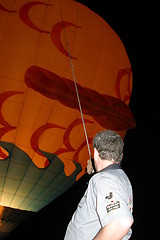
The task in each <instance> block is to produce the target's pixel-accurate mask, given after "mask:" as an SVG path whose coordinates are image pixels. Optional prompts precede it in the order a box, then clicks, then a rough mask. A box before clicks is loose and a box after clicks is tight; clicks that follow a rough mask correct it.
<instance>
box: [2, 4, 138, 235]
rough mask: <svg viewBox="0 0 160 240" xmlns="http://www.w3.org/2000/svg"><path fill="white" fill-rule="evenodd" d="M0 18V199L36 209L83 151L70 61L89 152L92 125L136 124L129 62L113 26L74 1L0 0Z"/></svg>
mask: <svg viewBox="0 0 160 240" xmlns="http://www.w3.org/2000/svg"><path fill="white" fill-rule="evenodd" d="M0 22H1V25H0V33H1V35H0V205H1V207H2V210H3V211H2V212H6V211H7V210H6V208H8V211H12V210H11V209H19V211H22V210H23V211H28V212H35V211H38V210H40V209H41V208H43V207H44V206H46V205H47V204H48V203H50V202H51V201H53V200H54V199H55V198H57V197H58V196H59V195H61V194H62V193H63V192H64V191H66V190H67V189H68V188H69V187H70V186H72V185H73V184H74V183H75V182H76V181H77V180H78V179H79V178H80V177H81V176H82V175H83V174H85V168H86V165H87V160H88V158H89V154H88V148H87V144H86V139H85V134H84V129H83V124H82V120H81V115H80V111H79V106H78V101H77V95H76V91H75V85H74V81H73V80H74V78H73V72H72V68H71V62H72V64H73V70H74V75H75V80H76V83H77V88H78V93H79V97H80V103H81V107H82V111H83V116H84V122H85V126H86V129H87V135H88V142H89V146H90V148H91V153H92V155H93V151H92V139H93V137H94V135H95V134H96V133H97V132H98V131H101V130H103V129H112V130H115V131H117V132H118V133H119V134H120V135H121V136H122V137H123V138H124V137H125V134H126V131H127V129H129V128H133V127H135V120H134V117H133V115H132V112H131V110H130V108H129V106H128V105H129V101H130V97H131V92H132V84H133V80H132V70H131V65H130V62H129V59H128V56H127V53H126V50H125V48H124V46H123V44H122V42H121V40H120V39H119V37H118V36H117V34H116V33H115V32H114V31H113V30H112V29H111V27H110V26H109V25H108V24H107V23H106V22H105V21H104V20H103V19H102V18H101V17H99V16H98V15H97V14H96V13H94V12H92V11H91V10H90V9H88V8H87V7H85V6H83V5H82V4H80V3H78V2H76V1H72V0H61V1H60V5H59V2H58V1H57V0H52V1H50V3H49V4H48V2H47V1H45V0H44V1H41V0H40V1H27V0H22V1H14V3H12V1H7V0H0ZM7 221H9V220H7ZM10 230H11V228H10ZM10 230H9V228H8V230H7V227H6V228H5V230H4V231H10Z"/></svg>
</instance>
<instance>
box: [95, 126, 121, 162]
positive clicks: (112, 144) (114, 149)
mask: <svg viewBox="0 0 160 240" xmlns="http://www.w3.org/2000/svg"><path fill="white" fill-rule="evenodd" d="M123 147H124V143H123V140H122V138H121V137H120V135H119V134H117V133H116V132H114V131H111V130H103V131H101V132H99V133H97V134H96V135H95V137H94V138H93V148H96V149H97V151H98V153H99V156H100V158H101V159H104V160H108V161H112V160H113V161H114V162H115V163H118V164H121V162H122V153H123Z"/></svg>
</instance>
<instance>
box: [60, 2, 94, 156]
mask: <svg viewBox="0 0 160 240" xmlns="http://www.w3.org/2000/svg"><path fill="white" fill-rule="evenodd" d="M58 3H59V9H60V14H61V19H62V23H63V29H64V34H65V41H66V45H67V51H68V56H69V61H70V67H71V70H72V75H73V80H74V85H75V90H76V95H77V100H78V105H79V110H80V113H81V119H82V124H83V129H84V134H85V138H86V143H87V148H88V153H89V158H90V159H91V150H90V146H89V141H88V136H87V130H86V126H85V122H84V117H83V111H82V106H81V102H80V97H79V92H78V88H77V83H76V78H75V73H74V69H73V64H72V59H71V53H70V49H69V44H68V39H67V33H66V28H65V26H64V20H63V14H62V8H61V4H60V0H58Z"/></svg>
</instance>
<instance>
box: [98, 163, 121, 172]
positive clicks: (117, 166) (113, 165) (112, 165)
mask: <svg viewBox="0 0 160 240" xmlns="http://www.w3.org/2000/svg"><path fill="white" fill-rule="evenodd" d="M111 169H112V170H114V169H121V166H120V165H119V164H117V163H113V164H111V165H109V166H108V167H105V168H103V169H102V170H100V171H99V172H104V171H106V170H111Z"/></svg>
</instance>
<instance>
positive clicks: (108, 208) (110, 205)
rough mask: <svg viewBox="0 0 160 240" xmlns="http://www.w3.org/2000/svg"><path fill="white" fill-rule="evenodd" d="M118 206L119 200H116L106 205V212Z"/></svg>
mask: <svg viewBox="0 0 160 240" xmlns="http://www.w3.org/2000/svg"><path fill="white" fill-rule="evenodd" d="M118 208H120V202H119V201H116V202H114V203H111V204H109V205H107V206H106V209H107V213H109V212H111V211H113V210H115V209H118Z"/></svg>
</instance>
